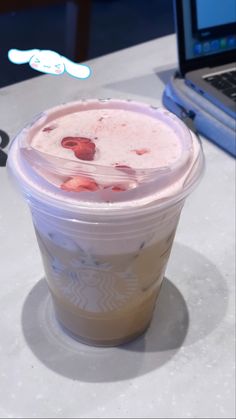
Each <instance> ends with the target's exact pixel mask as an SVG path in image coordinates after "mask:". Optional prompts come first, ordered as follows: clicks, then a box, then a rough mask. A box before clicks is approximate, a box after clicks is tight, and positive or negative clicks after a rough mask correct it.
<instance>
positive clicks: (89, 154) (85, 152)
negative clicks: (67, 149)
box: [73, 142, 96, 160]
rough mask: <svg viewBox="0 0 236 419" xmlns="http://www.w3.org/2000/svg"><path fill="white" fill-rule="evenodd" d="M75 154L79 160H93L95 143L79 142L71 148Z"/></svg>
mask: <svg viewBox="0 0 236 419" xmlns="http://www.w3.org/2000/svg"><path fill="white" fill-rule="evenodd" d="M73 151H74V153H75V156H76V157H77V158H78V159H80V160H93V158H94V154H95V151H96V147H95V144H94V143H92V142H90V143H85V142H83V143H82V142H81V143H79V144H78V145H77V146H76V147H75V148H74V149H73Z"/></svg>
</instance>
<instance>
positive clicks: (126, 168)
mask: <svg viewBox="0 0 236 419" xmlns="http://www.w3.org/2000/svg"><path fill="white" fill-rule="evenodd" d="M115 168H116V169H118V170H121V171H122V172H124V173H127V174H128V175H134V174H135V170H134V169H132V167H130V166H127V165H125V164H119V163H116V165H115Z"/></svg>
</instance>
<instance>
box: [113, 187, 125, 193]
mask: <svg viewBox="0 0 236 419" xmlns="http://www.w3.org/2000/svg"><path fill="white" fill-rule="evenodd" d="M111 190H112V191H113V192H125V191H126V189H125V188H122V187H121V186H113V187H112V188H111Z"/></svg>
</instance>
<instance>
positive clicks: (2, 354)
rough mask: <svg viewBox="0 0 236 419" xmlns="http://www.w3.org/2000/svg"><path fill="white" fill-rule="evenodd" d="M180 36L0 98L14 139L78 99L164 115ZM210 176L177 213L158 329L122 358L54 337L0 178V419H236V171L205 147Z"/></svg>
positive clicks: (28, 230) (33, 263)
mask: <svg viewBox="0 0 236 419" xmlns="http://www.w3.org/2000/svg"><path fill="white" fill-rule="evenodd" d="M176 61H177V57H176V45H175V37H174V35H172V36H168V37H164V38H161V39H158V40H154V41H151V42H148V43H145V44H141V45H138V46H135V47H132V48H129V49H126V50H123V51H120V52H116V53H114V54H110V55H107V56H104V57H101V58H98V59H95V60H92V61H90V63H89V64H90V66H91V68H92V71H93V75H92V76H91V77H90V78H89V79H87V80H78V79H75V78H72V77H70V76H68V75H63V76H57V77H56V76H46V75H42V76H40V77H37V78H34V79H31V80H28V81H25V82H22V83H18V84H15V85H12V86H8V87H6V88H2V89H0V129H2V130H4V131H6V132H7V133H8V134H9V136H10V138H11V139H12V138H13V137H14V135H15V134H16V133H17V132H18V131H19V130H20V129H21V128H22V126H23V125H24V124H25V123H26V122H29V121H30V120H31V118H32V117H33V115H35V114H36V113H38V112H40V111H42V110H44V109H45V108H48V107H51V106H53V105H56V104H59V103H61V102H66V101H68V100H75V99H78V98H82V97H120V98H134V99H137V100H140V101H147V102H149V103H151V104H154V105H161V94H162V91H163V88H164V83H163V80H165V79H166V78H167V77H168V75H169V74H170V72H171V71H173V69H174V68H175V67H176ZM203 146H204V152H205V156H206V172H205V176H204V178H203V180H202V182H201V184H200V186H199V187H198V189H197V190H196V191H195V192H194V194H193V195H192V196H191V197H190V198H189V199H188V201H187V203H186V205H185V209H184V211H183V213H182V218H181V222H180V225H179V228H178V231H177V236H176V240H175V245H174V248H173V252H172V255H171V258H170V262H169V265H168V269H167V272H166V277H167V278H168V279H167V280H166V281H165V283H164V285H163V288H162V291H161V295H160V298H159V301H158V305H157V308H156V311H155V315H154V319H153V322H152V325H151V327H150V329H149V331H148V332H147V333H146V335H145V336H144V337H142V338H139V339H138V340H136V341H134V342H133V343H130V344H129V345H126V346H124V347H120V348H111V349H102V348H101V349H100V348H92V347H87V346H85V345H82V344H80V343H77V342H75V341H73V340H72V339H70V338H69V337H67V336H65V335H64V334H63V333H62V332H61V331H60V329H59V327H58V326H57V324H56V322H55V320H54V317H53V312H52V306H51V300H50V298H49V296H48V292H47V288H46V286H45V282H44V281H43V277H44V273H43V267H42V262H41V259H40V254H39V251H38V247H37V244H36V239H35V235H34V231H33V228H32V224H31V218H30V214H29V211H28V209H27V207H26V204H25V203H24V202H23V200H22V198H21V197H20V196H19V195H18V193H17V192H16V191H15V190H14V189H13V187H12V185H11V184H10V182H9V179H8V177H7V173H6V168H3V167H0V190H1V195H0V247H1V248H0V279H1V287H0V417H12V418H13V417H14V418H30V417H36V418H46V417H48V418H108V417H110V418H118V417H119V418H128V417H130V418H233V417H235V410H234V396H233V394H234V385H235V381H234V371H233V368H234V334H235V332H234V330H235V329H234V274H235V267H234V252H235V241H234V240H235V239H234V237H235V229H234V208H235V189H234V188H235V181H234V175H235V161H234V159H233V158H232V157H230V156H229V155H227V154H226V153H224V152H223V151H221V150H220V149H218V148H217V147H216V146H214V145H213V144H211V143H210V142H208V141H207V140H205V139H203Z"/></svg>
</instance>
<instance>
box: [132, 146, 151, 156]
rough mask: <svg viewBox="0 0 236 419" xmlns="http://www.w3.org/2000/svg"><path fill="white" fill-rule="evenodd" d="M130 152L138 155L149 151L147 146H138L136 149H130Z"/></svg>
mask: <svg viewBox="0 0 236 419" xmlns="http://www.w3.org/2000/svg"><path fill="white" fill-rule="evenodd" d="M131 151H132V152H134V153H136V154H137V155H138V156H142V155H143V154H146V153H150V150H149V149H148V148H140V149H137V150H131Z"/></svg>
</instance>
